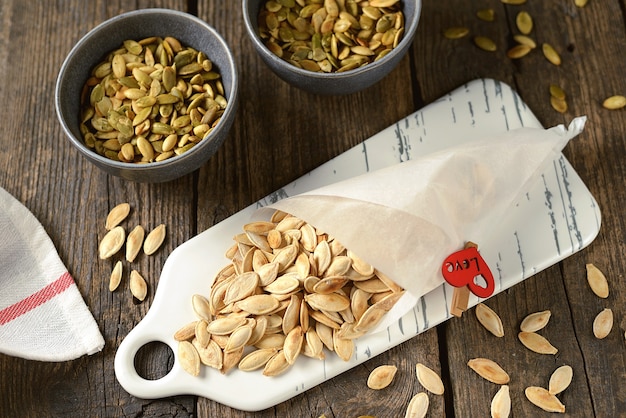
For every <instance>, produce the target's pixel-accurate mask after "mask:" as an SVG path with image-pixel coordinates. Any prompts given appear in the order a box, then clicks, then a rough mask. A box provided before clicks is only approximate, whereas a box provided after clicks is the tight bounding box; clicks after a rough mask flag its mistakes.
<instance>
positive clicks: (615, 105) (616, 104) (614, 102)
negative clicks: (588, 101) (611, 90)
mask: <svg viewBox="0 0 626 418" xmlns="http://www.w3.org/2000/svg"><path fill="white" fill-rule="evenodd" d="M602 106H604V108H605V109H609V110H618V109H622V108H624V107H625V106H626V97H625V96H621V95H615V96H611V97H609V98H607V99H605V100H604V102H602Z"/></svg>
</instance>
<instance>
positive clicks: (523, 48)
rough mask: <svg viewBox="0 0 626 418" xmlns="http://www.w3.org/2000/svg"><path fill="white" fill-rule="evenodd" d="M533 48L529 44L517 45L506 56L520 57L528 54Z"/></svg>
mask: <svg viewBox="0 0 626 418" xmlns="http://www.w3.org/2000/svg"><path fill="white" fill-rule="evenodd" d="M531 50H532V48H531V47H530V46H528V45H521V44H520V45H515V46H514V47H512V48H511V49H509V50H508V51H507V52H506V56H507V57H509V58H511V59H519V58H522V57H525V56H526V55H528V53H529V52H530V51H531Z"/></svg>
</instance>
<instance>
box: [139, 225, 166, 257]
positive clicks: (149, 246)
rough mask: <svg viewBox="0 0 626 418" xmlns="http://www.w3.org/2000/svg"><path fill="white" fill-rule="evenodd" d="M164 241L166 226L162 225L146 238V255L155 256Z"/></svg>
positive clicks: (144, 250)
mask: <svg viewBox="0 0 626 418" xmlns="http://www.w3.org/2000/svg"><path fill="white" fill-rule="evenodd" d="M164 240H165V224H160V225H159V226H157V227H156V228H154V229H153V230H152V231H150V233H149V234H148V236H147V237H146V240H145V241H144V243H143V252H144V253H146V255H152V254H154V253H155V252H156V251H157V250H158V249H159V247H160V246H161V244H163V241H164Z"/></svg>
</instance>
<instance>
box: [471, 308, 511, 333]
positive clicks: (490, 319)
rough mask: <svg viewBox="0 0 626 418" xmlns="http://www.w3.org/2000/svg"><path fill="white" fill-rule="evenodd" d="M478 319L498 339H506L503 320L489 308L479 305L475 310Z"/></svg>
mask: <svg viewBox="0 0 626 418" xmlns="http://www.w3.org/2000/svg"><path fill="white" fill-rule="evenodd" d="M475 312H476V318H478V321H479V322H480V323H481V324H482V325H483V326H484V327H485V329H487V331H489V332H491V333H492V334H493V335H495V336H496V337H504V327H503V326H502V320H501V319H500V316H498V314H497V313H495V312H494V311H493V310H492V309H491V308H490V307H489V306H487V305H485V304H484V303H479V304H478V305H476V308H475Z"/></svg>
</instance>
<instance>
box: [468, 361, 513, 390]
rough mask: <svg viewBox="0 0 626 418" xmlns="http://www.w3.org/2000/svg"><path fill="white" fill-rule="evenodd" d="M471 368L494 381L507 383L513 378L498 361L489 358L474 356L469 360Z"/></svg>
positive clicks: (500, 383)
mask: <svg viewBox="0 0 626 418" xmlns="http://www.w3.org/2000/svg"><path fill="white" fill-rule="evenodd" d="M467 365H468V366H469V368H470V369H472V370H474V371H475V372H476V373H478V375H479V376H480V377H482V378H484V379H487V380H489V381H490V382H492V383H496V384H499V385H505V384H507V383H509V381H510V380H511V379H510V377H509V375H508V373H507V372H505V371H504V369H503V368H502V367H500V365H499V364H498V363H496V362H495V361H493V360H490V359H488V358H474V359H471V360H469V361H468V362H467Z"/></svg>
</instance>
